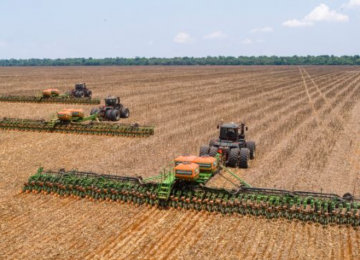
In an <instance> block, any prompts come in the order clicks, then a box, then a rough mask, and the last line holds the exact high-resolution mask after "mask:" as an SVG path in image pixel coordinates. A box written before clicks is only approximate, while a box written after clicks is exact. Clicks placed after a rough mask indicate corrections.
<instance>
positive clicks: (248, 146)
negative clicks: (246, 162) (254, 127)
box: [246, 141, 256, 160]
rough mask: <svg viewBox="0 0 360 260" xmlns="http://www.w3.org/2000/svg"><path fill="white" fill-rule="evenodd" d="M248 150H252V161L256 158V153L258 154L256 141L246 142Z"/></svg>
mask: <svg viewBox="0 0 360 260" xmlns="http://www.w3.org/2000/svg"><path fill="white" fill-rule="evenodd" d="M246 148H248V149H249V150H250V159H251V160H252V159H254V158H255V152H256V145H255V142H254V141H247V142H246Z"/></svg>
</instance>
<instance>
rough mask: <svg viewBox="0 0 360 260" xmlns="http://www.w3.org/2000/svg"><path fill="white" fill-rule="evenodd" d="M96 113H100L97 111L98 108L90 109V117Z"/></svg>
mask: <svg viewBox="0 0 360 260" xmlns="http://www.w3.org/2000/svg"><path fill="white" fill-rule="evenodd" d="M96 113H98V114H99V113H100V109H98V108H93V109H91V111H90V115H93V114H96Z"/></svg>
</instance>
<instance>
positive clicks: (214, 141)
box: [209, 138, 217, 146]
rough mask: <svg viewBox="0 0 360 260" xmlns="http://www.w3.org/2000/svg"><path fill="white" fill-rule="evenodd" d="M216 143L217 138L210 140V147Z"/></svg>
mask: <svg viewBox="0 0 360 260" xmlns="http://www.w3.org/2000/svg"><path fill="white" fill-rule="evenodd" d="M216 141H217V139H216V138H211V139H210V142H209V145H210V146H214V145H215V143H216Z"/></svg>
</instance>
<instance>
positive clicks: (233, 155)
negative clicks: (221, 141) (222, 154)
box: [227, 148, 240, 168]
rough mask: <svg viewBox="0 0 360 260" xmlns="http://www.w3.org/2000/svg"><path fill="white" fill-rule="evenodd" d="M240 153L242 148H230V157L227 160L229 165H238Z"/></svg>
mask: <svg viewBox="0 0 360 260" xmlns="http://www.w3.org/2000/svg"><path fill="white" fill-rule="evenodd" d="M239 154H240V149H239V148H234V149H231V150H230V153H229V159H228V162H227V165H228V166H229V167H234V168H235V167H236V165H237V164H238V161H239Z"/></svg>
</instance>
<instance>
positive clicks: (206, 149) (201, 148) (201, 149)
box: [200, 145, 210, 156]
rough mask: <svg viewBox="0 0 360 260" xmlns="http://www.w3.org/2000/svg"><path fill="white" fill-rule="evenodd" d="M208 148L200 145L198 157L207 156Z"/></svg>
mask: <svg viewBox="0 0 360 260" xmlns="http://www.w3.org/2000/svg"><path fill="white" fill-rule="evenodd" d="M209 151H210V146H208V145H202V146H201V147H200V156H204V155H209Z"/></svg>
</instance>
